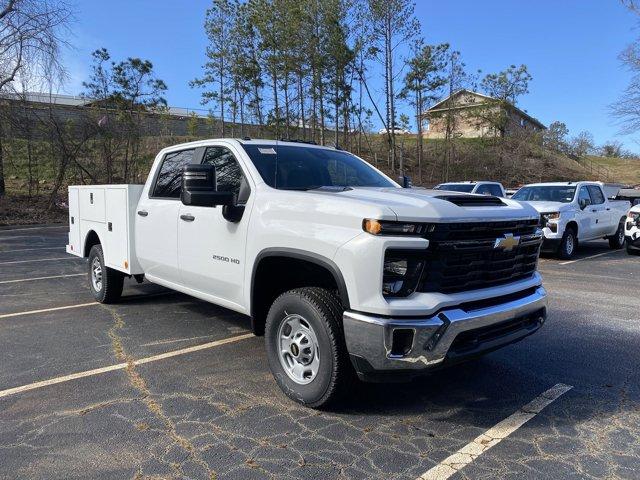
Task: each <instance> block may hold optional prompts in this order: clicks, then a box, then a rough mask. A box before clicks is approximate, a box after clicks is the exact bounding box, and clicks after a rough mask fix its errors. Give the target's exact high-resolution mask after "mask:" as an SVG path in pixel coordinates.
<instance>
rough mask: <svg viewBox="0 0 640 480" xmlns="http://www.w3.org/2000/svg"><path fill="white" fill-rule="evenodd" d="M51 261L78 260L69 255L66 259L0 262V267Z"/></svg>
mask: <svg viewBox="0 0 640 480" xmlns="http://www.w3.org/2000/svg"><path fill="white" fill-rule="evenodd" d="M53 260H78V257H73V256H71V255H69V256H68V257H58V258H38V259H36V260H16V261H13V262H0V265H11V264H16V263H32V262H49V261H53Z"/></svg>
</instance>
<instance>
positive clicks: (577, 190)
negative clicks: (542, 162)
mask: <svg viewBox="0 0 640 480" xmlns="http://www.w3.org/2000/svg"><path fill="white" fill-rule="evenodd" d="M511 199H512V200H519V201H523V202H527V203H528V204H530V205H532V206H533V207H534V208H535V209H536V210H537V211H538V213H539V214H540V220H541V225H542V231H543V234H544V243H543V246H542V249H543V250H551V251H554V252H556V253H557V254H558V256H559V257H560V258H563V259H570V258H571V257H573V254H574V253H575V251H576V247H577V246H578V243H579V242H584V241H587V240H597V239H601V238H606V239H608V240H609V246H610V247H611V248H613V249H620V248H623V247H624V244H625V235H624V222H625V218H626V213H627V210H628V209H629V206H630V204H629V202H627V201H622V200H609V199H608V198H607V197H606V196H605V194H604V191H603V189H602V184H601V183H599V182H556V183H535V184H531V185H525V186H524V187H522V188H521V189H520V190H518V191H517V192H516V193H515V194H514V195H513V196H512V197H511Z"/></svg>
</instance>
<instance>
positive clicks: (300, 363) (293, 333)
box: [265, 287, 352, 408]
mask: <svg viewBox="0 0 640 480" xmlns="http://www.w3.org/2000/svg"><path fill="white" fill-rule="evenodd" d="M342 312H343V308H342V305H341V303H340V299H339V298H338V296H337V295H336V294H335V293H334V292H332V291H331V290H327V289H324V288H319V287H305V288H296V289H294V290H289V291H288V292H285V293H283V294H282V295H280V296H279V297H278V298H277V299H276V300H275V302H273V305H272V306H271V309H270V310H269V314H268V315H267V321H266V326H265V342H266V347H267V358H268V360H269V367H270V369H271V372H272V373H273V376H274V377H275V379H276V381H277V382H278V385H279V386H280V388H281V389H282V390H283V391H284V393H285V394H287V396H289V397H290V398H291V399H293V400H295V401H296V402H298V403H301V404H303V405H306V406H309V407H313V408H318V407H322V406H325V405H327V404H329V403H331V402H333V401H335V400H336V399H337V398H338V397H339V395H340V394H341V393H342V392H343V390H344V387H345V384H346V382H348V379H349V378H351V377H352V376H351V375H350V373H351V368H352V367H351V363H350V360H349V358H348V355H347V349H346V346H345V343H344V336H343V332H342V328H341V323H340V322H341V320H342Z"/></svg>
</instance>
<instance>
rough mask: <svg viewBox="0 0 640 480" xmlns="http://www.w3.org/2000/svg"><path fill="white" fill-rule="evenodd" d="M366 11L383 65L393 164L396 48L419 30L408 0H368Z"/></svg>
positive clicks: (394, 152) (394, 147)
mask: <svg viewBox="0 0 640 480" xmlns="http://www.w3.org/2000/svg"><path fill="white" fill-rule="evenodd" d="M369 14H370V19H371V27H372V31H373V35H374V38H375V39H376V41H377V43H378V45H377V46H378V50H379V56H380V58H381V60H382V64H383V65H384V75H383V76H384V91H385V99H386V100H385V104H386V125H385V126H386V128H387V135H388V140H389V150H390V152H391V166H392V168H393V169H395V165H396V137H395V128H396V104H395V100H396V89H395V86H396V82H397V75H398V72H397V71H396V66H397V65H396V63H397V60H398V58H397V57H398V52H397V49H398V47H399V46H400V45H402V44H403V43H405V42H407V41H409V40H410V39H411V38H413V37H414V36H415V35H416V33H417V32H418V31H419V30H420V25H419V23H418V20H417V19H416V17H415V15H414V4H413V3H412V2H411V1H410V0H369ZM402 169H403V166H402V165H400V170H402Z"/></svg>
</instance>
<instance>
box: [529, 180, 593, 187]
mask: <svg viewBox="0 0 640 480" xmlns="http://www.w3.org/2000/svg"><path fill="white" fill-rule="evenodd" d="M577 185H598V186H599V187H601V186H602V183H601V182H590V181H587V180H580V181H577V182H542V183H528V184H527V185H523V187H574V186H577Z"/></svg>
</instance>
